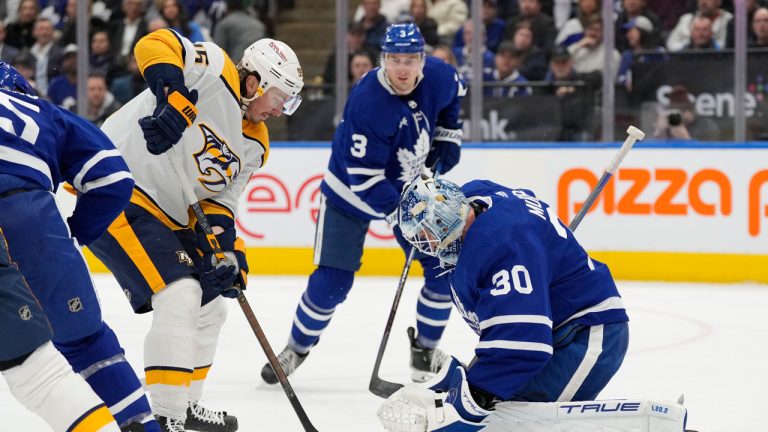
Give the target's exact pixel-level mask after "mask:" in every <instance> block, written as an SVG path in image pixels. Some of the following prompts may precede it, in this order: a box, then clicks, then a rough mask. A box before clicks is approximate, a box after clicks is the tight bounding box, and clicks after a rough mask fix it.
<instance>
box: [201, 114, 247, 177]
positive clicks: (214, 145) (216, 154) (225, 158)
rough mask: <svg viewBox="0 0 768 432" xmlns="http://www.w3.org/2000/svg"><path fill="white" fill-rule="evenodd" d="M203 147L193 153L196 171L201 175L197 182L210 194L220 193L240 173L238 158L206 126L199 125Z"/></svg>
mask: <svg viewBox="0 0 768 432" xmlns="http://www.w3.org/2000/svg"><path fill="white" fill-rule="evenodd" d="M199 127H200V131H201V132H202V133H203V138H204V139H205V145H203V149H202V150H200V151H199V152H198V153H195V155H194V156H195V160H196V161H197V169H198V170H199V171H200V174H202V175H201V176H200V177H198V178H197V180H198V181H199V182H200V183H201V184H202V185H203V187H204V188H206V189H208V190H209V191H211V192H221V190H222V189H224V188H225V187H226V186H227V184H228V183H229V182H231V181H232V179H234V178H235V177H236V176H237V174H239V173H240V166H241V164H240V157H238V156H237V155H236V154H235V153H234V152H233V151H232V149H230V148H229V146H228V145H227V143H226V142H225V141H224V140H222V139H221V138H219V137H218V136H217V135H216V134H215V133H214V132H213V131H212V130H211V129H210V128H209V127H208V126H206V125H205V124H200V125H199Z"/></svg>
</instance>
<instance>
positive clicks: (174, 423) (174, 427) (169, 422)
mask: <svg viewBox="0 0 768 432" xmlns="http://www.w3.org/2000/svg"><path fill="white" fill-rule="evenodd" d="M155 418H156V419H157V422H158V423H160V432H185V430H186V429H184V422H183V421H181V420H176V419H172V418H168V417H165V416H158V415H156V416H155Z"/></svg>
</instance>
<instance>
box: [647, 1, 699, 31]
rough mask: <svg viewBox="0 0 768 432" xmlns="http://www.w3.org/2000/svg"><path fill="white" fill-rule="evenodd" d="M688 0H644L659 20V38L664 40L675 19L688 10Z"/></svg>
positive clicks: (673, 25)
mask: <svg viewBox="0 0 768 432" xmlns="http://www.w3.org/2000/svg"><path fill="white" fill-rule="evenodd" d="M691 1H692V0H688V1H670V0H645V3H646V7H647V9H648V10H652V11H653V12H654V13H655V14H656V15H657V16H658V17H659V19H660V20H661V38H662V39H661V40H662V41H666V40H667V36H668V35H669V32H671V31H672V29H674V28H675V26H676V25H677V21H678V20H679V19H680V16H682V15H683V14H684V13H686V12H688V11H689V7H688V5H689V3H691Z"/></svg>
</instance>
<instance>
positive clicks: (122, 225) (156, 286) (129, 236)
mask: <svg viewBox="0 0 768 432" xmlns="http://www.w3.org/2000/svg"><path fill="white" fill-rule="evenodd" d="M107 232H108V233H109V234H110V235H111V236H112V237H114V238H115V240H117V243H118V244H119V245H120V247H121V248H122V249H123V250H124V251H125V253H126V255H128V257H130V258H131V261H132V262H133V264H134V265H135V266H136V268H137V269H139V272H141V276H142V277H144V280H146V281H147V285H149V288H150V289H151V290H152V292H158V291H159V290H160V289H162V288H164V287H165V281H164V280H163V277H162V276H160V272H159V271H157V267H155V264H154V263H153V262H152V259H151V258H150V257H149V255H148V254H147V251H146V249H144V246H143V245H142V244H141V241H139V238H138V237H137V236H136V232H134V231H133V228H131V225H130V224H129V223H128V219H127V218H126V217H125V212H122V213H120V215H119V216H118V217H117V218H116V219H115V221H114V222H112V225H110V226H109V228H108V229H107Z"/></svg>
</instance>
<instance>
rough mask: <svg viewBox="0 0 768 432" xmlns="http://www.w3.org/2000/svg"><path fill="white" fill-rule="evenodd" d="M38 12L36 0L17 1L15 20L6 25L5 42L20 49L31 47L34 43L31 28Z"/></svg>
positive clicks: (38, 5)
mask: <svg viewBox="0 0 768 432" xmlns="http://www.w3.org/2000/svg"><path fill="white" fill-rule="evenodd" d="M39 13H40V4H39V3H38V0H22V1H21V3H19V8H18V15H17V16H16V21H13V22H11V23H9V24H8V26H7V27H6V29H5V30H6V33H7V34H6V36H5V43H7V44H8V45H10V46H12V47H14V48H18V49H20V50H23V49H26V48H29V47H31V46H32V45H33V44H34V43H35V38H34V36H32V30H33V28H34V26H35V20H36V19H37V16H38V14H39Z"/></svg>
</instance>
